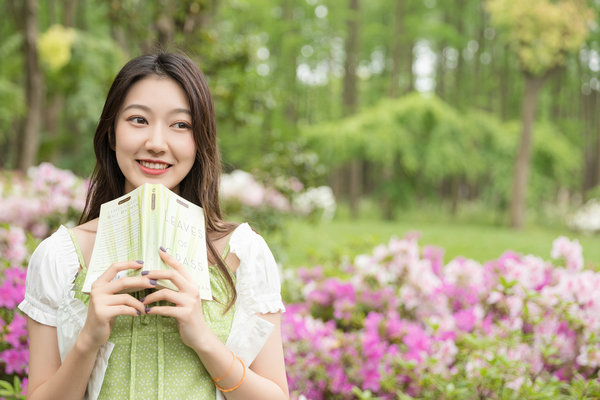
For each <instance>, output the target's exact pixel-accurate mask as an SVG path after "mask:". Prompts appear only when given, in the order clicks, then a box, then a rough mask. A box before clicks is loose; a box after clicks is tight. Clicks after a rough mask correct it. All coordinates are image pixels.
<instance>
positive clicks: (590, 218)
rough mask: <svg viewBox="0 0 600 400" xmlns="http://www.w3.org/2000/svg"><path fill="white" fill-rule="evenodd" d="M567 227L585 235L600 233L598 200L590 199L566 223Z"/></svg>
mask: <svg viewBox="0 0 600 400" xmlns="http://www.w3.org/2000/svg"><path fill="white" fill-rule="evenodd" d="M567 223H568V225H569V227H571V228H572V229H574V230H576V231H582V232H587V233H598V232H600V199H591V200H589V201H588V202H587V203H585V204H584V205H583V207H581V208H580V209H579V210H577V212H575V213H574V214H573V215H572V216H571V217H570V218H569V220H568V221H567Z"/></svg>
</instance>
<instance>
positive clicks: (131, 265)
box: [96, 261, 144, 283]
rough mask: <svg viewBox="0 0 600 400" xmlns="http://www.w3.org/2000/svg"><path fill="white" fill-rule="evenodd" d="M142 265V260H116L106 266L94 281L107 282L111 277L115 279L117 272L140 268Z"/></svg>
mask: <svg viewBox="0 0 600 400" xmlns="http://www.w3.org/2000/svg"><path fill="white" fill-rule="evenodd" d="M143 265H144V262H143V261H123V262H116V263H114V264H112V265H111V266H110V267H108V269H107V270H106V271H104V272H103V273H102V275H100V276H99V277H98V279H97V280H96V281H100V282H106V283H108V282H110V281H112V280H113V279H115V276H117V273H119V272H121V271H125V270H128V269H140V268H142V266H143Z"/></svg>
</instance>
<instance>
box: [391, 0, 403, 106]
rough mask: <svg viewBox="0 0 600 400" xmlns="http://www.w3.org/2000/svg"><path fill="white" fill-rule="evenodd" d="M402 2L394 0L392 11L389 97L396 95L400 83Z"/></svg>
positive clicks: (401, 0)
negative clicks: (392, 27) (393, 9)
mask: <svg viewBox="0 0 600 400" xmlns="http://www.w3.org/2000/svg"><path fill="white" fill-rule="evenodd" d="M403 4H404V0H396V10H395V13H394V30H393V32H392V46H391V48H392V52H391V53H392V54H391V62H392V70H391V76H390V81H391V82H390V97H398V94H399V90H398V87H399V85H400V82H399V80H400V64H401V53H402V31H403V25H402V23H403V19H402V17H403V15H402V14H403Z"/></svg>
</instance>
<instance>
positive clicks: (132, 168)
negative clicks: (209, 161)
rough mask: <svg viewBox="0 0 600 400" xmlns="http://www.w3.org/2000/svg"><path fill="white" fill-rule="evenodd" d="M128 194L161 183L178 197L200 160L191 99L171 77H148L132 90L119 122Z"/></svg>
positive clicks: (119, 157) (120, 154) (117, 149)
mask: <svg viewBox="0 0 600 400" xmlns="http://www.w3.org/2000/svg"><path fill="white" fill-rule="evenodd" d="M115 130H116V134H115V152H116V156H117V163H118V164H119V168H120V169H121V171H122V172H123V175H125V193H128V192H130V191H132V190H133V189H135V188H137V187H138V186H140V185H142V184H143V183H162V184H163V185H165V186H166V187H168V188H169V189H170V190H172V191H174V192H176V193H178V192H179V183H180V182H181V181H182V180H183V178H185V176H186V175H187V174H188V172H189V171H190V169H191V168H192V166H193V165H194V159H195V157H196V144H195V142H194V134H193V132H192V114H191V111H190V106H189V104H188V100H187V96H186V95H185V92H184V91H183V89H182V88H181V87H180V86H179V84H178V83H177V82H175V81H174V80H173V79H170V78H165V77H158V76H155V75H151V76H147V77H145V78H143V79H141V80H139V81H137V82H136V83H135V84H133V85H132V86H131V88H130V89H129V91H128V93H127V96H126V97H125V101H123V104H122V106H121V109H120V110H119V114H118V116H117V119H116V122H115Z"/></svg>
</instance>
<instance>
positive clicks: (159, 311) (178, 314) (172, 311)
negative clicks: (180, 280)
mask: <svg viewBox="0 0 600 400" xmlns="http://www.w3.org/2000/svg"><path fill="white" fill-rule="evenodd" d="M184 312H185V311H184V308H182V307H173V306H154V307H146V314H156V315H162V316H164V317H172V318H175V319H177V320H179V319H181V318H182V317H183V315H184Z"/></svg>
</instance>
